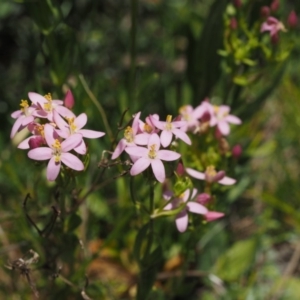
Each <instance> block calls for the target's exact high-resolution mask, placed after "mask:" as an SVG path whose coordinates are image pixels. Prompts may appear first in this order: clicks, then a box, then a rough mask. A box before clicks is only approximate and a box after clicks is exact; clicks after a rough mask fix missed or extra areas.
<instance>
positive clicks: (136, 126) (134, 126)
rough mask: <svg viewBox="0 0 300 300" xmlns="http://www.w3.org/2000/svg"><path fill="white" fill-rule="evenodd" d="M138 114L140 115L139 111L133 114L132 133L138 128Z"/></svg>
mask: <svg viewBox="0 0 300 300" xmlns="http://www.w3.org/2000/svg"><path fill="white" fill-rule="evenodd" d="M140 115H141V112H140V111H139V112H138V113H136V114H135V116H134V119H133V122H132V131H133V134H134V135H135V134H136V133H137V132H138V129H139V119H140Z"/></svg>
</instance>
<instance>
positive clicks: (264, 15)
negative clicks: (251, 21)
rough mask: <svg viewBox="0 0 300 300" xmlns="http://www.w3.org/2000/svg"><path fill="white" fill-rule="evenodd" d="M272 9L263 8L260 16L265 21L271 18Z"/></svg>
mask: <svg viewBox="0 0 300 300" xmlns="http://www.w3.org/2000/svg"><path fill="white" fill-rule="evenodd" d="M270 13H271V12H270V8H269V7H268V6H262V7H261V9H260V16H261V17H262V18H263V19H266V18H267V17H269V16H270Z"/></svg>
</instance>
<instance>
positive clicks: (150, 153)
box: [125, 133, 181, 182]
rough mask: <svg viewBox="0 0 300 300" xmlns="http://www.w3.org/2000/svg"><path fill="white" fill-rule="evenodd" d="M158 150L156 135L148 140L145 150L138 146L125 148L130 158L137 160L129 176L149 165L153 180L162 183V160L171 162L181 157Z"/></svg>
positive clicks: (158, 142) (140, 171)
mask: <svg viewBox="0 0 300 300" xmlns="http://www.w3.org/2000/svg"><path fill="white" fill-rule="evenodd" d="M159 148H160V139H159V136H158V135H157V134H156V133H154V134H152V135H151V137H150V138H149V141H148V147H147V148H144V147H139V146H132V147H127V148H126V149H125V151H126V152H127V153H128V154H129V155H130V156H134V157H137V160H136V161H135V162H134V164H133V166H132V167H131V170H130V174H131V175H132V176H135V175H137V174H140V173H142V172H143V171H144V170H146V169H147V168H148V167H149V166H150V165H151V167H152V171H153V174H154V176H155V178H156V179H157V180H158V181H159V182H164V180H165V178H166V174H165V167H164V165H163V163H162V160H166V161H173V160H176V159H178V158H179V157H180V156H181V155H180V154H179V153H176V152H174V151H170V150H159Z"/></svg>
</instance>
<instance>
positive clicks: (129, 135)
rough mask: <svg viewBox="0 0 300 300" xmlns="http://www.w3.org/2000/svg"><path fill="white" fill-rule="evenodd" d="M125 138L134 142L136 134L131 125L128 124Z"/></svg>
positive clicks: (129, 141)
mask: <svg viewBox="0 0 300 300" xmlns="http://www.w3.org/2000/svg"><path fill="white" fill-rule="evenodd" d="M124 138H125V139H126V141H127V142H128V143H132V142H133V140H134V136H133V130H132V128H131V127H130V126H128V127H127V128H126V129H125V132H124Z"/></svg>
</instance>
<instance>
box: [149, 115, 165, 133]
mask: <svg viewBox="0 0 300 300" xmlns="http://www.w3.org/2000/svg"><path fill="white" fill-rule="evenodd" d="M149 120H150V122H151V123H152V124H153V125H154V126H155V127H156V128H158V129H160V130H164V128H165V125H166V122H162V121H159V119H158V118H157V117H155V116H154V115H149Z"/></svg>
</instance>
